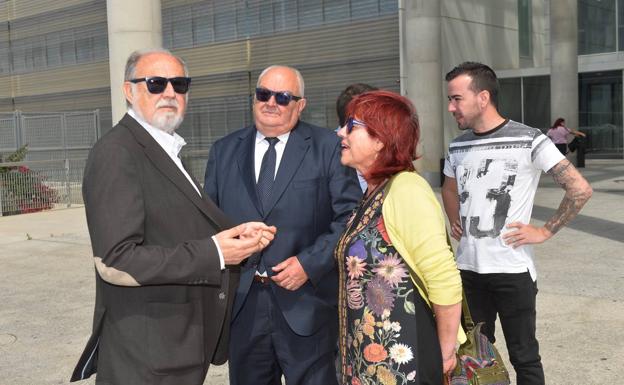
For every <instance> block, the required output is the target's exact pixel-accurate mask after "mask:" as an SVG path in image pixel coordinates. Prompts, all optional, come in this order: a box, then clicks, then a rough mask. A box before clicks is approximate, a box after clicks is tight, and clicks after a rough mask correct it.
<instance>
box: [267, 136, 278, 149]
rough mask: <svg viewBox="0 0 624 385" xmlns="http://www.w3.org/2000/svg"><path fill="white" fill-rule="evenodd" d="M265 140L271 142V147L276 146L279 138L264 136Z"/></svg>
mask: <svg viewBox="0 0 624 385" xmlns="http://www.w3.org/2000/svg"><path fill="white" fill-rule="evenodd" d="M264 140H266V141H267V142H269V147H275V145H276V144H277V142H279V138H275V137H273V138H269V137H266V138H264Z"/></svg>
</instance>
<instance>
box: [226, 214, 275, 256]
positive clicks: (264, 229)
mask: <svg viewBox="0 0 624 385" xmlns="http://www.w3.org/2000/svg"><path fill="white" fill-rule="evenodd" d="M276 231H277V229H276V228H275V226H267V225H265V224H264V223H261V222H247V223H243V224H240V225H238V226H236V227H232V228H231V229H227V230H224V231H222V232H220V233H218V234H217V235H215V238H216V239H217V242H218V243H219V248H220V249H221V253H222V254H223V261H224V262H225V264H226V265H238V264H239V263H241V262H242V261H243V260H244V259H246V258H248V257H249V256H250V255H251V254H253V253H257V252H259V251H260V250H262V249H264V248H265V247H267V245H268V244H269V243H271V241H272V240H273V238H274V236H275V232H276Z"/></svg>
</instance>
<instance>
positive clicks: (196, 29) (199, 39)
mask: <svg viewBox="0 0 624 385" xmlns="http://www.w3.org/2000/svg"><path fill="white" fill-rule="evenodd" d="M213 23H214V20H213V14H212V4H211V3H208V4H196V5H194V6H193V43H194V45H198V44H206V43H211V42H212V41H213V40H214V28H213Z"/></svg>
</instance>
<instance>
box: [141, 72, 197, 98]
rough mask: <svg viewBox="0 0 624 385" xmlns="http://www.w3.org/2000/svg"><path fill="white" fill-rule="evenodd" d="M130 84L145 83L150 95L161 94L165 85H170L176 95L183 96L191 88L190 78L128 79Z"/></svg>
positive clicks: (153, 77)
mask: <svg viewBox="0 0 624 385" xmlns="http://www.w3.org/2000/svg"><path fill="white" fill-rule="evenodd" d="M129 82H131V83H134V84H136V83H140V82H145V84H146V85H147V90H148V91H149V92H150V93H151V94H162V93H163V92H164V91H165V89H166V88H167V83H171V86H172V87H173V90H174V91H175V92H176V94H185V93H187V92H188V90H189V87H190V86H191V78H186V77H182V76H178V77H175V78H163V77H160V76H151V77H147V78H138V79H130V80H129Z"/></svg>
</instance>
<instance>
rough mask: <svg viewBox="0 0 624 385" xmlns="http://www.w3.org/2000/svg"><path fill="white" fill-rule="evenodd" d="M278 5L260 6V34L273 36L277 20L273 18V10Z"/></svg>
mask: <svg viewBox="0 0 624 385" xmlns="http://www.w3.org/2000/svg"><path fill="white" fill-rule="evenodd" d="M275 6H276V5H275V4H273V5H271V6H259V7H258V18H259V33H260V34H261V35H268V34H272V33H273V31H274V29H275V20H274V18H273V8H274V7H275Z"/></svg>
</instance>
